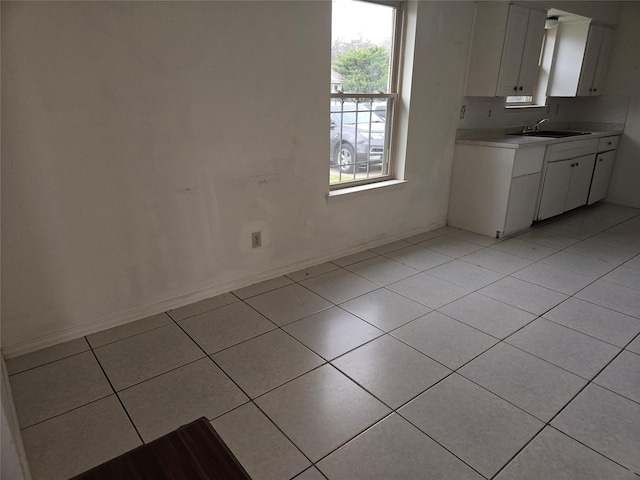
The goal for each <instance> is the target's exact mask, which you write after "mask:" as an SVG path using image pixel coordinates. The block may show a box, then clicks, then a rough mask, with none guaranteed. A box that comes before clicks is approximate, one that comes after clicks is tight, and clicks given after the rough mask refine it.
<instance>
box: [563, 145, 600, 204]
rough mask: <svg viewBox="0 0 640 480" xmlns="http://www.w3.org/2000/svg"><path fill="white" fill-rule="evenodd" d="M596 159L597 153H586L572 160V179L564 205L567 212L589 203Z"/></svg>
mask: <svg viewBox="0 0 640 480" xmlns="http://www.w3.org/2000/svg"><path fill="white" fill-rule="evenodd" d="M595 161H596V156H595V155H585V156H584V157H577V158H574V159H572V160H571V165H572V167H571V181H570V182H569V190H568V191H567V201H566V203H565V206H564V211H565V212H566V211H568V210H573V209H574V208H577V207H581V206H582V205H586V204H587V198H588V196H589V187H590V186H591V177H592V176H593V165H594V163H595Z"/></svg>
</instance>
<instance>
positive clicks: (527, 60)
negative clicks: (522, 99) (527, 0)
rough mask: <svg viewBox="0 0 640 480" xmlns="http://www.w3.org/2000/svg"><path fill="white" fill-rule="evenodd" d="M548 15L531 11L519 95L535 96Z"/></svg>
mask: <svg viewBox="0 0 640 480" xmlns="http://www.w3.org/2000/svg"><path fill="white" fill-rule="evenodd" d="M546 21H547V14H546V12H544V11H541V10H531V12H530V13H529V23H528V24H527V36H526V38H525V42H524V50H523V52H522V65H521V66H520V76H519V78H518V95H533V89H534V87H535V86H536V80H537V78H538V64H539V63H540V52H541V50H542V39H543V38H544V24H545V22H546Z"/></svg>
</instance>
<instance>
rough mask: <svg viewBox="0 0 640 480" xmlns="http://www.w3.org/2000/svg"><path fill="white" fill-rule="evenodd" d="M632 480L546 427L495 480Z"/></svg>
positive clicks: (605, 460) (606, 462)
mask: <svg viewBox="0 0 640 480" xmlns="http://www.w3.org/2000/svg"><path fill="white" fill-rule="evenodd" d="M605 478H606V479H607V480H634V479H637V477H636V476H635V475H634V474H633V473H632V472H631V471H629V470H627V469H625V468H623V467H621V466H620V465H618V464H616V463H614V462H612V461H611V460H609V459H607V458H606V457H603V456H602V455H600V454H598V453H596V452H594V451H593V450H591V449H589V448H587V447H585V446H584V445H582V444H581V443H579V442H576V441H575V440H574V439H572V438H570V437H568V436H566V435H564V434H563V433H562V432H559V431H557V430H555V429H554V428H551V427H546V428H545V429H544V430H543V431H542V432H541V433H540V434H539V435H538V436H537V437H536V438H534V439H533V441H532V442H531V443H530V444H529V445H527V446H526V447H525V448H524V450H523V451H522V452H520V453H519V454H518V456H517V457H516V458H515V459H514V460H513V461H512V462H511V463H510V464H509V465H507V467H506V468H505V469H504V470H503V471H502V472H500V474H499V475H498V476H497V477H496V480H542V479H544V480H573V479H576V480H577V479H579V480H604V479H605Z"/></svg>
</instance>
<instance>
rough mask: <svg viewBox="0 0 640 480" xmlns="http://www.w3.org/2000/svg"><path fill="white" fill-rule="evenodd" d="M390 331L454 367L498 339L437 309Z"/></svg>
mask: <svg viewBox="0 0 640 480" xmlns="http://www.w3.org/2000/svg"><path fill="white" fill-rule="evenodd" d="M391 334H392V335H393V336H394V337H396V338H398V339H400V340H402V341H403V342H405V343H407V344H408V345H411V346H412V347H414V348H416V349H418V350H419V351H421V352H422V353H424V354H425V355H428V356H429V357H431V358H433V359H434V360H437V361H438V362H440V363H442V364H444V365H446V366H447V367H449V368H451V369H453V370H455V369H457V368H460V367H461V366H462V365H463V364H465V363H467V362H468V361H469V360H471V359H472V358H474V357H476V356H478V355H480V354H481V353H482V352H484V351H485V350H487V349H488V348H490V347H491V346H493V345H494V344H496V343H497V342H498V340H497V339H495V338H493V337H490V336H489V335H486V334H484V333H482V332H480V331H479V330H476V329H475V328H471V327H469V326H467V325H465V324H464V323H460V322H458V321H457V320H453V319H452V318H449V317H447V316H446V315H443V314H441V313H439V312H432V313H429V314H427V315H425V316H424V317H421V318H419V319H417V320H414V321H413V322H411V323H408V324H407V325H404V326H403V327H400V328H399V329H397V330H394V331H393V332H392V333H391Z"/></svg>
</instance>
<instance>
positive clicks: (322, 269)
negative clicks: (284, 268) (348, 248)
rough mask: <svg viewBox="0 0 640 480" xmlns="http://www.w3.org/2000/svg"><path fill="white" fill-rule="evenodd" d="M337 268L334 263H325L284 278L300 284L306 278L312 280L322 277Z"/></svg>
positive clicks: (288, 274) (289, 274)
mask: <svg viewBox="0 0 640 480" xmlns="http://www.w3.org/2000/svg"><path fill="white" fill-rule="evenodd" d="M338 268H339V267H338V265H336V264H334V263H331V262H325V263H321V264H320V265H314V266H313V267H309V268H305V269H303V270H298V271H297V272H293V273H287V275H286V276H287V277H289V278H290V279H291V280H293V281H294V282H301V281H303V280H306V279H307V278H312V277H316V276H318V275H322V274H323V273H327V272H332V271H334V270H337V269H338Z"/></svg>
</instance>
